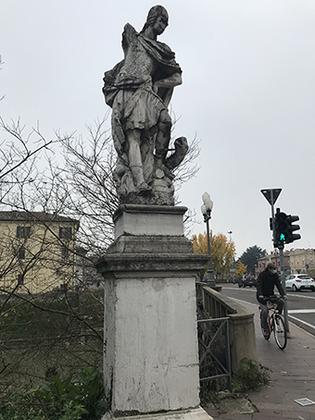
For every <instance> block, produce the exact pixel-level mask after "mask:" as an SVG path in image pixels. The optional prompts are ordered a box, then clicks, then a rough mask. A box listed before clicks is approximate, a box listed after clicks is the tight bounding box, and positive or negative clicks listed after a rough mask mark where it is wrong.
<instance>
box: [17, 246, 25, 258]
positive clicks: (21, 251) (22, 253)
mask: <svg viewBox="0 0 315 420" xmlns="http://www.w3.org/2000/svg"><path fill="white" fill-rule="evenodd" d="M17 257H18V259H19V260H25V248H24V246H23V245H22V246H20V248H19V250H18V252H17Z"/></svg>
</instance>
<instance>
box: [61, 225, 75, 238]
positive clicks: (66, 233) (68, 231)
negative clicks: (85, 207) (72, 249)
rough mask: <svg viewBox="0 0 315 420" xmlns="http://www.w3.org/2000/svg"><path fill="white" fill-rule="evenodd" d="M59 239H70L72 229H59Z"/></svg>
mask: <svg viewBox="0 0 315 420" xmlns="http://www.w3.org/2000/svg"><path fill="white" fill-rule="evenodd" d="M59 238H60V239H72V227H60V228H59Z"/></svg>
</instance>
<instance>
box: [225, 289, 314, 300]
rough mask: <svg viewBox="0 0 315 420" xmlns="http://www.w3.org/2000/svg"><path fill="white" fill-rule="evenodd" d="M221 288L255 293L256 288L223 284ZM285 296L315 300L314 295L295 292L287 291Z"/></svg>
mask: <svg viewBox="0 0 315 420" xmlns="http://www.w3.org/2000/svg"><path fill="white" fill-rule="evenodd" d="M223 289H224V290H235V291H237V290H239V291H243V292H253V293H256V289H252V288H250V289H246V288H237V289H236V288H235V287H225V286H223ZM287 296H288V297H290V296H294V297H300V298H303V299H312V300H315V296H304V295H297V294H295V293H287Z"/></svg>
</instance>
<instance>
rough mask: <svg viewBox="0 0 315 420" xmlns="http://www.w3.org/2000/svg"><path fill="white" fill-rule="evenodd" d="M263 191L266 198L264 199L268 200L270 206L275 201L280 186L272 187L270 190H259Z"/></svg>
mask: <svg viewBox="0 0 315 420" xmlns="http://www.w3.org/2000/svg"><path fill="white" fill-rule="evenodd" d="M260 191H261V192H262V193H263V196H264V197H265V198H266V200H267V201H268V203H269V204H271V205H272V206H273V205H274V204H275V202H276V201H277V198H278V197H279V195H280V193H281V191H282V188H273V189H270V190H267V189H266V190H260Z"/></svg>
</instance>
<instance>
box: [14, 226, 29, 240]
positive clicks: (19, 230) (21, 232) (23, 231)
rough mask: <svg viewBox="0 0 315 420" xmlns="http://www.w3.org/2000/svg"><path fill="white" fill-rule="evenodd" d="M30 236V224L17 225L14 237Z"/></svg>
mask: <svg viewBox="0 0 315 420" xmlns="http://www.w3.org/2000/svg"><path fill="white" fill-rule="evenodd" d="M30 236H31V228H30V226H17V227H16V237H17V238H29V237H30Z"/></svg>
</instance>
